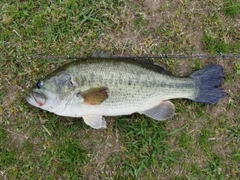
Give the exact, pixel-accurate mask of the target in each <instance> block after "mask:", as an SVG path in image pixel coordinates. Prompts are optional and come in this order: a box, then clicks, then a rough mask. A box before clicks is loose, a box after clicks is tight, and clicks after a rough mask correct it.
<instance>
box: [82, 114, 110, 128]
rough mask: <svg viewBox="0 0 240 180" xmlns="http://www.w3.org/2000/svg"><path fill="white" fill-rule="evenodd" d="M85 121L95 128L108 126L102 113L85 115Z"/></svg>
mask: <svg viewBox="0 0 240 180" xmlns="http://www.w3.org/2000/svg"><path fill="white" fill-rule="evenodd" d="M83 120H84V122H85V123H86V124H87V125H89V126H91V127H92V128H94V129H100V128H107V125H106V121H105V119H104V117H102V116H101V115H86V116H83Z"/></svg>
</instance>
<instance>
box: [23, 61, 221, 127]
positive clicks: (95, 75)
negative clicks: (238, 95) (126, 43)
mask: <svg viewBox="0 0 240 180" xmlns="http://www.w3.org/2000/svg"><path fill="white" fill-rule="evenodd" d="M222 78H223V68H222V67H221V66H220V65H208V66H207V67H205V68H203V69H202V70H199V71H196V72H194V73H192V74H191V75H190V76H189V77H175V76H171V75H170V73H169V72H167V71H166V70H164V69H163V68H162V67H160V66H157V65H154V64H152V63H150V62H146V61H143V60H132V59H111V58H86V59H79V60H77V61H75V62H71V63H68V64H66V65H64V66H62V67H61V68H59V69H58V70H56V71H54V72H53V73H51V74H50V75H48V76H47V77H46V78H45V79H43V80H41V81H39V83H38V85H39V86H41V85H42V86H41V87H40V88H39V86H38V87H37V88H33V90H31V92H30V93H29V96H28V97H27V101H28V102H29V103H30V104H32V105H34V106H36V107H39V108H41V109H44V110H47V111H50V112H53V113H55V114H58V115H61V116H70V117H83V119H84V121H85V122H86V123H87V124H88V125H90V126H91V127H93V128H96V129H98V128H101V127H106V122H105V120H104V118H103V117H102V116H103V115H104V116H118V115H127V114H132V113H135V112H138V113H141V114H145V115H146V116H149V117H151V118H154V119H156V120H165V119H168V118H171V117H172V116H173V115H174V111H175V108H174V105H173V104H172V103H171V102H170V101H168V100H169V99H174V98H186V99H191V100H193V101H197V102H203V103H208V104H214V103H216V102H218V101H219V99H221V98H222V97H224V95H225V91H224V90H223V89H221V88H218V87H217V86H219V85H220V84H221V81H222ZM39 94H40V95H39Z"/></svg>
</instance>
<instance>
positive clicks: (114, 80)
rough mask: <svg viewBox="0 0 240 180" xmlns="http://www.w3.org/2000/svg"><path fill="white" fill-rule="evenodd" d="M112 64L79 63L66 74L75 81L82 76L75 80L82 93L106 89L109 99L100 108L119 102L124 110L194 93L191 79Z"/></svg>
mask: <svg viewBox="0 0 240 180" xmlns="http://www.w3.org/2000/svg"><path fill="white" fill-rule="evenodd" d="M115 64H116V63H108V62H99V63H96V64H84V65H81V64H80V65H78V66H73V67H71V68H72V69H71V68H70V69H69V70H68V71H69V72H71V71H73V72H74V73H73V74H72V75H73V76H76V78H78V77H80V76H82V77H81V78H82V79H84V80H82V81H81V80H80V79H79V80H78V81H79V82H81V83H80V84H79V86H80V87H81V88H80V90H82V91H84V90H86V89H89V88H91V87H96V86H106V87H108V88H109V99H107V100H106V101H105V102H103V104H102V105H110V106H111V104H114V106H115V107H116V105H117V103H118V102H119V103H120V105H122V106H125V107H126V106H127V103H130V104H132V103H133V105H134V104H136V103H138V102H139V104H142V103H143V102H146V101H148V100H149V99H150V100H151V99H152V98H158V97H162V96H163V94H164V95H165V96H166V98H163V99H162V100H165V99H168V98H177V97H179V96H183V95H184V94H185V96H186V97H189V96H193V95H194V93H195V92H194V91H193V90H194V88H195V85H194V82H193V80H192V79H190V78H176V77H169V76H166V75H164V74H160V73H157V72H154V71H150V70H148V69H143V68H141V67H139V66H132V65H131V64H127V63H125V62H119V63H118V65H117V66H116V65H115ZM83 72H84V75H82V73H83ZM86 79H88V81H86ZM177 88H178V89H177ZM168 96H171V97H168ZM174 96H175V97H174Z"/></svg>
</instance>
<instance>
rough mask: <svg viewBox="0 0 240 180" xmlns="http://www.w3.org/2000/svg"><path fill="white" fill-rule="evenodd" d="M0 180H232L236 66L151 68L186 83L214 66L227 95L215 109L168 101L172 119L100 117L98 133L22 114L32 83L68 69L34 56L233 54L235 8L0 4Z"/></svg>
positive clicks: (187, 62)
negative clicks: (102, 122) (195, 73)
mask: <svg viewBox="0 0 240 180" xmlns="http://www.w3.org/2000/svg"><path fill="white" fill-rule="evenodd" d="M0 6H1V10H0V31H1V33H0V71H1V74H0V127H1V128H0V179H163V180H164V179H187V178H188V179H237V177H239V174H240V172H239V161H240V152H239V141H240V139H239V118H238V114H239V106H240V104H239V102H240V99H239V96H238V94H239V75H240V64H239V59H236V58H215V59H213V58H212V59H211V58H208V59H177V60H176V59H154V60H153V61H154V62H155V63H159V64H162V65H165V67H166V68H167V70H169V71H171V72H172V73H173V74H174V75H176V76H179V75H182V76H186V75H189V74H190V73H191V72H192V71H195V70H198V69H200V68H202V67H204V66H205V65H206V64H209V63H216V64H221V65H223V67H224V72H225V78H224V82H223V87H224V88H225V89H226V91H227V93H228V95H227V96H226V97H225V98H224V99H223V100H221V101H220V102H219V103H218V104H216V105H204V104H200V103H195V102H192V101H189V100H182V99H177V100H172V102H173V103H174V104H175V108H176V115H175V116H174V117H173V118H172V119H169V120H167V121H164V122H157V121H154V120H152V119H149V118H147V117H145V116H143V115H138V114H134V115H131V116H120V117H107V118H106V119H107V123H108V128H107V129H106V130H94V129H91V128H90V127H88V126H87V125H85V124H84V122H83V120H82V119H81V118H75V119H74V118H66V117H59V116H57V115H54V114H52V113H49V112H46V111H43V110H40V109H37V108H35V107H32V106H30V105H29V104H28V103H27V102H26V100H25V96H26V94H27V91H28V89H29V88H31V87H32V86H33V85H35V84H36V82H37V81H38V79H40V78H42V77H45V76H46V75H47V74H48V73H50V72H51V71H52V70H54V69H56V68H57V67H59V66H61V65H62V64H63V63H65V62H67V61H69V60H68V59H55V60H53V59H51V58H50V59H41V58H34V57H35V56H41V55H46V56H47V55H49V56H51V55H56V56H57V55H61V56H63V55H64V56H65V55H70V56H91V55H92V54H93V53H94V52H97V51H98V50H105V51H107V52H109V53H110V54H113V55H124V56H127V55H132V56H136V55H158V54H164V53H166V54H183V55H188V54H218V53H236V54H239V52H240V43H239V41H240V31H239V28H240V27H239V24H238V23H236V22H238V19H239V15H240V14H239V12H240V10H239V8H240V6H239V2H238V1H237V0H236V1H234V0H226V1H220V0H213V1H207V0H204V1H196V0H194V1H181V2H176V1H169V2H160V1H159V2H158V1H139V2H138V1H127V0H101V1H98V2H97V3H96V1H93V0H86V1H77V0H64V1H46V0H41V1H32V0H29V1H19V0H18V1H12V0H11V1H7V0H2V1H0Z"/></svg>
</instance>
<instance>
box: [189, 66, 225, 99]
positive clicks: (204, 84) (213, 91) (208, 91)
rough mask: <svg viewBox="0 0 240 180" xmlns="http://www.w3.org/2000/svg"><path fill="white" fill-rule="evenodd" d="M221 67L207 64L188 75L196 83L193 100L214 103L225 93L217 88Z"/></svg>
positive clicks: (221, 73)
mask: <svg viewBox="0 0 240 180" xmlns="http://www.w3.org/2000/svg"><path fill="white" fill-rule="evenodd" d="M223 76H224V74H223V67H222V66H220V65H215V64H209V65H207V66H206V67H204V68H203V69H200V70H198V71H196V72H194V73H192V74H191V75H190V77H191V78H193V79H194V80H195V82H196V84H197V88H198V89H197V94H196V97H195V99H193V101H196V102H202V103H206V104H215V103H217V102H218V101H219V100H220V99H221V98H223V97H224V96H225V95H226V92H225V91H224V89H223V88H219V86H220V84H221V82H222V79H223Z"/></svg>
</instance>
